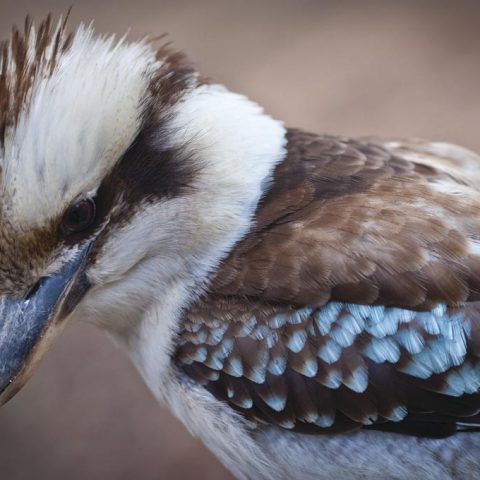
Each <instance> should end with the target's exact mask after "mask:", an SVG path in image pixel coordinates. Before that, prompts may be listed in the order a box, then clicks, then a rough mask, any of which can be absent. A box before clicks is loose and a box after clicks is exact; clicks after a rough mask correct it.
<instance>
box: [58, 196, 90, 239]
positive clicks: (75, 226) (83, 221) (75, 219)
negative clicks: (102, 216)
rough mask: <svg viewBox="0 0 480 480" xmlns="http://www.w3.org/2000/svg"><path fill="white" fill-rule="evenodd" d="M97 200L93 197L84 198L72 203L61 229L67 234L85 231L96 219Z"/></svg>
mask: <svg viewBox="0 0 480 480" xmlns="http://www.w3.org/2000/svg"><path fill="white" fill-rule="evenodd" d="M95 211H96V207H95V202H94V201H93V200H92V199H91V198H84V199H82V200H79V201H78V202H76V203H74V204H73V205H71V206H70V207H69V208H68V210H67V211H66V212H65V214H64V216H63V219H62V224H61V229H62V232H63V233H64V234H65V235H71V234H73V233H78V232H83V231H84V230H86V229H87V228H88V227H90V226H91V225H92V223H93V221H94V220H95Z"/></svg>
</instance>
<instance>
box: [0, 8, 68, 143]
mask: <svg viewBox="0 0 480 480" xmlns="http://www.w3.org/2000/svg"><path fill="white" fill-rule="evenodd" d="M69 13H70V12H68V13H67V14H66V15H65V16H64V17H63V18H60V19H59V21H58V22H57V23H55V22H54V21H53V20H52V16H51V15H48V16H47V18H46V19H45V20H43V21H42V22H41V23H40V24H39V25H38V27H36V25H35V24H34V23H33V21H32V19H31V17H29V16H27V18H26V19H25V24H24V27H23V31H22V30H21V29H20V28H19V27H17V26H15V27H13V30H12V35H11V37H10V39H9V40H4V41H3V42H2V43H1V44H0V146H3V145H4V143H5V136H6V133H7V131H8V129H10V128H14V127H15V125H16V124H17V122H18V119H19V116H20V112H21V111H22V108H23V107H24V105H25V103H26V102H27V100H28V96H29V93H30V91H31V88H32V85H33V82H34V80H35V79H36V78H38V77H39V76H41V77H48V76H50V75H52V73H53V72H54V70H55V66H56V65H57V60H58V57H59V55H61V54H62V53H64V52H65V51H67V50H68V48H69V47H70V45H71V43H72V38H73V34H72V33H67V32H66V27H67V21H68V17H69Z"/></svg>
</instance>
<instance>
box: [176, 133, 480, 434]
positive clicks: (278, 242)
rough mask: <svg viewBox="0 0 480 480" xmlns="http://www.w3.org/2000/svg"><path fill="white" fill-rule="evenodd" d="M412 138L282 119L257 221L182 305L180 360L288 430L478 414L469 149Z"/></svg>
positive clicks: (411, 427)
mask: <svg viewBox="0 0 480 480" xmlns="http://www.w3.org/2000/svg"><path fill="white" fill-rule="evenodd" d="M408 145H409V144H408V143H407V142H404V143H403V144H400V143H399V142H387V143H385V144H379V143H373V142H372V141H370V140H368V141H366V140H362V141H360V140H353V139H347V138H338V137H331V136H319V135H314V134H309V133H304V132H301V131H298V130H290V131H289V133H288V145H287V147H288V153H287V156H286V158H285V160H284V161H283V162H282V163H281V164H280V165H279V166H278V167H277V169H276V171H275V172H274V175H273V179H272V183H271V186H270V187H269V189H268V192H267V193H266V195H265V196H264V198H263V199H262V201H261V203H260V205H259V207H258V210H257V212H256V216H255V222H254V226H253V228H252V230H251V232H250V233H249V234H248V235H247V236H246V237H245V238H244V239H243V240H242V241H241V242H240V243H239V244H238V245H237V246H236V247H235V248H234V249H233V251H232V252H231V253H230V255H229V256H228V257H227V258H226V259H225V261H224V262H223V264H222V265H221V267H220V268H219V270H218V272H216V274H215V275H214V277H213V278H212V281H211V285H210V288H209V290H208V292H207V293H206V294H205V295H204V296H203V297H202V298H201V299H199V300H198V301H197V302H196V303H195V304H194V305H192V306H191V307H190V308H189V309H188V310H187V312H186V313H185V316H184V319H183V325H182V330H181V332H180V335H179V339H178V348H177V351H176V353H175V362H176V364H177V366H178V367H179V368H180V369H181V370H182V371H184V372H185V373H186V374H187V375H188V376H190V377H191V378H193V379H194V380H195V381H197V382H198V383H200V384H202V385H204V386H205V388H207V389H208V390H209V391H210V392H212V393H213V394H214V395H215V396H216V397H217V398H220V399H222V400H225V401H227V402H228V403H229V404H230V405H231V407H232V408H234V409H236V410H238V411H240V412H242V413H243V414H244V415H245V416H247V417H249V418H251V419H253V420H255V421H258V422H260V423H266V424H273V425H278V426H281V427H284V428H287V429H294V430H298V431H306V432H312V433H329V432H338V431H348V430H352V429H357V428H380V429H387V430H394V431H399V432H404V433H413V434H420V435H432V436H442V435H449V434H451V433H454V432H455V431H456V430H457V429H471V428H474V426H475V425H476V424H477V423H479V422H480V418H479V416H478V411H479V410H480V394H479V393H478V392H479V388H480V313H479V310H480V309H479V304H478V303H477V300H478V299H479V294H480V284H479V282H480V279H479V275H478V273H480V264H479V259H478V253H479V251H478V250H477V248H476V247H477V245H478V243H477V242H478V235H479V232H480V228H479V227H480V220H479V215H478V214H479V212H480V195H479V193H478V190H477V189H476V186H475V176H474V175H473V173H470V174H468V175H464V173H465V172H464V170H465V169H466V167H465V166H464V165H465V164H464V163H463V164H462V161H464V162H467V163H468V162H471V167H472V171H473V169H474V164H475V161H474V160H468V159H463V160H462V158H461V155H460V157H459V158H457V157H456V156H455V155H456V154H457V153H458V152H459V150H455V152H456V154H455V155H454V154H450V155H447V154H446V153H445V152H447V151H448V149H447V148H446V147H444V146H442V147H441V148H440V147H438V146H437V147H433V146H432V145H433V144H421V143H415V142H411V144H410V146H408ZM420 145H423V147H420ZM426 145H430V147H427V146H426ZM422 148H423V149H429V152H430V153H428V154H427V153H424V154H422V153H421V150H422ZM439 148H440V150H441V151H442V152H443V153H442V155H440V153H438V152H439V150H438V149H439ZM433 151H437V154H434V153H432V152H433ZM415 152H417V153H415ZM422 155H423V156H425V157H426V158H427V157H428V158H427V160H425V159H424V160H422V158H423V156H422ZM435 155H436V156H435ZM471 155H473V154H471ZM437 157H438V161H436V160H435V159H436V158H437ZM471 158H472V159H473V158H475V157H474V156H472V157H471Z"/></svg>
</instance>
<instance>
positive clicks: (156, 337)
mask: <svg viewBox="0 0 480 480" xmlns="http://www.w3.org/2000/svg"><path fill="white" fill-rule="evenodd" d="M169 131H170V132H173V133H172V136H171V138H170V139H169V140H170V142H171V144H172V146H174V147H175V146H177V145H178V146H182V149H183V152H184V154H185V157H186V158H192V159H193V160H194V162H195V164H196V165H198V166H199V172H198V175H197V177H196V179H195V183H194V185H193V189H192V192H191V193H190V194H189V195H187V196H183V197H181V198H177V199H173V200H171V201H169V202H166V203H164V204H163V206H160V207H158V208H159V209H161V208H165V209H167V210H168V212H169V215H170V217H172V212H175V215H174V216H173V217H172V221H174V222H175V223H176V224H177V225H178V228H179V229H180V231H179V233H178V235H176V237H177V238H178V242H177V244H176V245H169V246H168V247H166V248H169V249H171V251H168V252H167V251H165V250H163V251H162V255H161V256H157V257H154V258H153V260H152V262H155V261H156V262H157V263H156V264H153V263H152V267H150V268H154V269H155V271H156V272H157V276H158V278H157V280H156V283H155V287H154V288H153V290H151V293H150V295H151V296H152V298H153V301H152V302H151V306H150V308H148V309H147V310H146V311H145V313H144V314H143V318H142V319H141V321H139V322H135V323H134V326H133V328H131V329H129V330H128V334H125V332H123V331H122V332H121V336H122V338H121V340H122V342H123V343H124V344H125V345H126V346H127V349H128V351H129V353H130V355H131V357H132V358H133V360H134V363H135V364H136V365H137V367H138V369H139V370H140V372H141V373H142V375H143V377H144V378H145V380H146V382H147V384H148V385H149V386H150V388H151V389H152V390H153V391H154V393H155V394H156V395H157V396H158V397H163V396H165V392H164V390H162V385H163V384H164V383H165V382H166V380H165V375H169V366H170V365H171V358H170V356H171V353H172V351H173V350H174V347H175V345H174V342H175V337H176V333H177V332H178V330H179V328H180V326H181V319H182V312H184V311H185V309H186V308H187V307H188V306H189V305H190V304H192V303H193V302H194V301H195V300H196V299H197V298H198V297H199V296H200V295H201V294H202V293H203V292H204V291H205V289H206V288H207V286H208V280H209V278H210V277H211V276H212V274H214V272H215V271H216V269H217V268H218V266H219V264H220V262H221V260H222V259H223V258H225V257H226V256H227V255H228V253H229V252H230V251H231V250H232V249H233V247H234V245H235V244H236V243H237V242H238V241H239V240H240V239H242V238H243V237H244V236H245V235H246V234H247V233H248V232H249V230H250V229H251V227H252V224H253V222H254V215H255V211H256V208H257V206H258V203H259V201H260V199H261V197H262V195H263V194H264V193H265V192H266V191H267V190H268V188H269V183H270V181H271V177H272V173H273V171H274V169H275V167H276V165H277V164H278V163H279V162H281V161H282V160H283V158H284V156H285V144H286V139H285V133H286V131H285V128H284V127H283V126H282V125H281V124H280V122H278V121H276V120H274V119H272V118H271V117H269V116H268V115H266V114H265V113H264V112H263V110H262V109H261V108H260V107H259V106H258V105H257V104H255V103H253V102H251V101H250V100H248V99H247V98H245V97H243V96H241V95H237V94H234V93H231V92H229V91H228V90H226V89H225V88H224V87H222V86H220V85H202V86H200V87H197V88H196V89H194V90H192V91H191V92H188V93H186V94H185V96H184V98H183V99H182V100H181V101H180V102H178V104H177V105H176V106H175V107H174V112H173V114H172V115H171V124H170V126H169ZM153 214H154V213H152V215H153ZM155 214H157V215H165V212H163V213H162V212H160V213H158V212H156V213H155ZM170 226H171V225H169V226H168V228H170ZM166 228H167V227H166ZM161 234H162V229H161V228H160V229H159V231H158V235H161ZM152 235H153V236H155V233H152ZM157 244H162V245H164V244H165V242H161V241H157ZM166 258H168V260H166ZM162 262H164V263H162ZM167 262H168V263H167ZM145 288H150V287H149V286H146V287H145ZM117 336H119V335H117ZM162 379H163V380H162Z"/></svg>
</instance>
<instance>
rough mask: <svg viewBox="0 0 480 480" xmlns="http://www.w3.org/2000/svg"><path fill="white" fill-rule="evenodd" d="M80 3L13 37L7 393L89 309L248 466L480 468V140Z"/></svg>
mask: <svg viewBox="0 0 480 480" xmlns="http://www.w3.org/2000/svg"><path fill="white" fill-rule="evenodd" d="M67 17H68V16H65V17H63V18H60V19H58V20H55V19H53V18H52V16H48V17H47V18H46V19H44V20H42V21H41V22H39V23H35V22H33V21H32V20H31V19H30V17H28V18H27V19H26V21H25V25H24V26H23V27H21V28H17V27H15V28H14V29H13V32H12V34H11V36H10V38H8V39H6V40H5V41H4V42H3V43H2V44H1V46H0V189H1V196H0V294H1V300H0V392H1V396H0V403H2V404H3V403H5V402H6V401H8V400H9V399H11V398H12V397H13V396H14V395H15V394H16V393H17V392H18V391H19V389H20V388H21V387H22V386H23V385H24V383H25V382H26V381H27V380H28V378H29V377H30V376H31V375H32V373H33V371H34V369H35V366H36V365H37V364H38V362H39V361H40V359H41V358H42V356H43V355H44V353H45V352H46V351H47V350H48V348H49V346H50V345H51V343H52V341H53V339H54V338H55V337H56V336H57V334H58V333H59V332H60V331H61V330H62V328H63V327H64V326H65V325H66V324H67V323H68V322H89V323H92V324H94V325H96V326H97V327H98V328H99V329H100V330H102V331H104V332H106V333H107V334H108V335H109V336H110V337H111V338H112V339H113V340H114V341H115V342H116V343H117V344H118V345H120V347H121V348H123V349H124V350H125V351H126V352H127V354H128V355H129V357H130V358H131V360H132V362H133V364H134V365H135V366H136V368H137V369H138V371H139V373H140V375H141V376H142V377H143V379H144V381H145V383H146V384H147V385H148V387H149V388H150V390H151V391H152V392H153V394H154V395H155V397H156V398H157V399H158V401H159V402H160V403H161V404H162V405H165V406H166V407H168V408H169V409H170V411H171V412H172V413H173V414H174V415H175V416H176V417H177V418H178V419H179V420H180V421H181V422H182V423H183V424H184V425H185V427H186V428H187V429H188V430H189V431H190V432H191V433H192V435H194V436H196V437H198V438H200V439H201V440H202V442H203V443H204V444H205V445H206V446H207V447H208V448H209V449H210V450H211V451H212V452H213V454H214V455H215V456H216V457H217V458H218V460H219V461H220V462H222V463H223V464H224V465H225V466H226V467H227V469H228V470H230V471H231V472H232V474H233V475H234V476H235V477H236V478H239V479H255V480H259V479H260V480H261V479H292V478H296V479H300V480H303V479H332V478H341V479H360V478H362V479H380V478H382V479H384V478H389V479H412V478H424V479H436V480H439V479H454V478H455V479H460V478H461V479H467V478H469V479H475V478H480V473H479V472H480V413H479V412H480V191H479V188H480V187H479V185H480V181H479V180H480V157H479V156H478V155H477V154H475V153H473V152H471V151H469V150H467V149H465V148H463V147H460V146H456V145H453V144H449V143H441V142H428V141H423V140H403V139H379V138H375V137H369V138H358V139H356V138H349V137H343V136H333V135H326V134H317V133H310V132H305V131H303V130H299V129H295V128H289V127H286V126H285V125H284V124H283V123H282V122H281V121H278V120H276V119H274V118H273V117H271V116H270V115H268V114H267V113H265V111H264V110H263V108H261V107H260V106H259V105H257V104H256V103H255V102H253V101H251V100H249V99H248V98H247V97H245V96H243V95H240V94H237V93H234V92H232V91H230V90H229V89H228V88H226V87H225V86H223V85H221V84H218V83H216V82H215V81H213V80H211V79H209V78H205V77H203V76H202V75H200V74H199V73H198V72H197V70H196V69H195V67H194V66H193V64H192V63H191V62H190V61H189V60H188V59H187V58H186V57H185V55H184V54H182V53H178V52H176V51H174V50H173V49H172V48H171V46H170V45H168V44H167V45H164V46H160V47H159V46H158V45H156V44H155V42H153V41H150V40H148V39H143V40H137V41H131V40H128V39H126V38H121V39H117V38H115V37H113V36H102V35H98V34H96V33H95V31H94V28H93V27H92V26H91V25H90V26H85V25H83V24H82V25H80V26H78V27H77V28H76V29H74V30H73V31H70V30H69V28H68V25H67Z"/></svg>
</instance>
